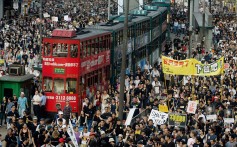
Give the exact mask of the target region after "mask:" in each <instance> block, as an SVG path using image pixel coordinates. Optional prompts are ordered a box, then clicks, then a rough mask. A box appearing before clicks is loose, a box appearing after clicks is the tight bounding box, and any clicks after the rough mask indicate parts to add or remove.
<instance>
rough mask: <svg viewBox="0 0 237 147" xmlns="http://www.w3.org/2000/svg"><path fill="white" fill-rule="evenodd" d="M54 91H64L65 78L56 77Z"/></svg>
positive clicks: (60, 92)
mask: <svg viewBox="0 0 237 147" xmlns="http://www.w3.org/2000/svg"><path fill="white" fill-rule="evenodd" d="M53 90H54V93H58V94H62V93H64V80H63V79H60V78H56V79H54V89H53Z"/></svg>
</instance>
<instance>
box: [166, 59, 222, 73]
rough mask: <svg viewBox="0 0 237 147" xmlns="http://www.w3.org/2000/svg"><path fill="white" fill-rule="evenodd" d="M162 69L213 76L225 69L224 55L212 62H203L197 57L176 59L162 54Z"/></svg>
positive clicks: (171, 71) (169, 71) (168, 71)
mask: <svg viewBox="0 0 237 147" xmlns="http://www.w3.org/2000/svg"><path fill="white" fill-rule="evenodd" d="M162 69H163V72H164V73H166V74H172V75H196V76H211V75H220V74H222V73H223V71H224V57H222V58H220V59H219V60H218V61H217V62H214V63H211V64H202V63H201V62H200V61H198V60H196V59H186V60H174V59H172V58H168V57H165V56H162Z"/></svg>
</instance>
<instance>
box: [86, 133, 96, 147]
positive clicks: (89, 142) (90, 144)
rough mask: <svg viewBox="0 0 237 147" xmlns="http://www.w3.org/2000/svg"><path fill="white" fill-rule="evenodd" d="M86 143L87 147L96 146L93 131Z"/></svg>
mask: <svg viewBox="0 0 237 147" xmlns="http://www.w3.org/2000/svg"><path fill="white" fill-rule="evenodd" d="M88 145H89V147H96V146H97V145H98V144H97V140H96V138H95V133H90V139H89V141H88Z"/></svg>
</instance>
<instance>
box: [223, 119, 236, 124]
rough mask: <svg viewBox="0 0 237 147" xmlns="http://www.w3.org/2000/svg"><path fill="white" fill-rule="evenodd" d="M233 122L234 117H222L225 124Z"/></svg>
mask: <svg viewBox="0 0 237 147" xmlns="http://www.w3.org/2000/svg"><path fill="white" fill-rule="evenodd" d="M234 122H235V119H234V118H224V123H225V124H232V123H234Z"/></svg>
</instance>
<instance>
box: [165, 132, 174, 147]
mask: <svg viewBox="0 0 237 147" xmlns="http://www.w3.org/2000/svg"><path fill="white" fill-rule="evenodd" d="M172 139H173V137H172V135H166V136H165V140H166V147H175V144H174V142H173V141H172Z"/></svg>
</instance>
